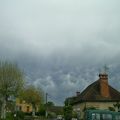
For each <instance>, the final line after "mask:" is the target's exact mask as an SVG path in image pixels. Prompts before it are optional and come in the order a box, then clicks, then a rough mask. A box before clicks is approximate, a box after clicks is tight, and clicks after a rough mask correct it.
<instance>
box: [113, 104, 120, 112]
mask: <svg viewBox="0 0 120 120" xmlns="http://www.w3.org/2000/svg"><path fill="white" fill-rule="evenodd" d="M113 106H114V107H115V108H117V110H118V111H119V110H120V103H119V102H116V104H113Z"/></svg>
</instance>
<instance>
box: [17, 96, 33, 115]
mask: <svg viewBox="0 0 120 120" xmlns="http://www.w3.org/2000/svg"><path fill="white" fill-rule="evenodd" d="M16 110H17V111H22V112H26V113H30V112H32V105H31V104H28V103H26V102H25V100H21V99H19V98H16Z"/></svg>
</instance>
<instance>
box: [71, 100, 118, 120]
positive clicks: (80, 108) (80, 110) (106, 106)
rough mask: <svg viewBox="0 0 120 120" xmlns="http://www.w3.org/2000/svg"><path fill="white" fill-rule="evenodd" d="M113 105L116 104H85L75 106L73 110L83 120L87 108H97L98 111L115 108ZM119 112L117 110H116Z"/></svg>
mask: <svg viewBox="0 0 120 120" xmlns="http://www.w3.org/2000/svg"><path fill="white" fill-rule="evenodd" d="M113 104H116V102H84V103H80V104H76V105H73V110H74V111H76V112H77V113H79V114H80V118H81V119H82V118H83V116H84V110H85V108H89V107H95V108H97V109H102V110H105V109H107V110H108V109H109V107H114V106H113ZM115 109H116V111H117V108H115Z"/></svg>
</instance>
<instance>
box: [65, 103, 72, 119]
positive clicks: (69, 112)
mask: <svg viewBox="0 0 120 120" xmlns="http://www.w3.org/2000/svg"><path fill="white" fill-rule="evenodd" d="M63 111H64V117H65V120H71V119H72V111H73V109H72V106H71V105H68V106H64V108H63Z"/></svg>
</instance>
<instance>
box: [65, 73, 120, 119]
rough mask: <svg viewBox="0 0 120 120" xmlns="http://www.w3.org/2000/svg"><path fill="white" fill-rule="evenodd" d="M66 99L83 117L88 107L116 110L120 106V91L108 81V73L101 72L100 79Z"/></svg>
mask: <svg viewBox="0 0 120 120" xmlns="http://www.w3.org/2000/svg"><path fill="white" fill-rule="evenodd" d="M66 101H67V102H68V103H69V104H71V105H72V106H73V110H74V111H76V112H78V113H79V114H80V118H83V116H84V111H85V110H86V109H102V110H116V111H118V109H119V106H120V92H118V91H117V90H116V89H114V88H113V87H111V86H110V85H109V83H108V75H107V74H106V73H101V74H99V79H98V80H97V81H95V82H94V83H92V84H90V85H89V86H88V87H87V88H86V89H85V90H84V91H83V92H82V93H79V92H77V95H76V96H74V97H70V98H67V99H66Z"/></svg>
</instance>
